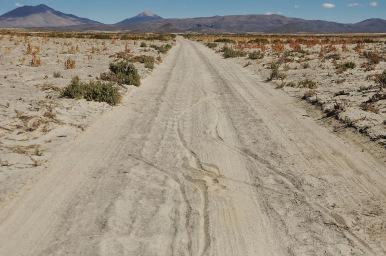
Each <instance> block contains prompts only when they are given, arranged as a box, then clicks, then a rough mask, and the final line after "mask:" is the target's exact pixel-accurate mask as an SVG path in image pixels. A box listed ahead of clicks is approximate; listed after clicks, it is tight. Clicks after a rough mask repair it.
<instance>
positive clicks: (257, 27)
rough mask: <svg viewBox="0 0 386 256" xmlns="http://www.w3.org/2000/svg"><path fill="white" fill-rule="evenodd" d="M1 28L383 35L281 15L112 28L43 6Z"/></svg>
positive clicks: (380, 24)
mask: <svg viewBox="0 0 386 256" xmlns="http://www.w3.org/2000/svg"><path fill="white" fill-rule="evenodd" d="M0 27H2V28H52V29H61V30H127V31H132V32H206V33H386V20H384V19H368V20H364V21H361V22H358V23H352V24H344V23H338V22H330V21H324V20H305V19H299V18H290V17H285V16H282V15H275V14H273V15H229V16H213V17H199V18H184V19H164V18H162V17H161V16H158V15H156V14H154V13H152V12H149V11H145V12H143V13H140V14H138V15H137V16H135V17H132V18H128V19H125V20H123V21H121V22H118V23H116V24H102V23H100V22H97V21H93V20H90V19H87V18H81V17H78V16H75V15H72V14H65V13H62V12H59V11H57V10H54V9H52V8H50V7H48V6H46V5H43V4H41V5H37V6H22V7H18V8H16V9H14V10H13V11H10V12H8V13H5V14H3V15H1V16H0Z"/></svg>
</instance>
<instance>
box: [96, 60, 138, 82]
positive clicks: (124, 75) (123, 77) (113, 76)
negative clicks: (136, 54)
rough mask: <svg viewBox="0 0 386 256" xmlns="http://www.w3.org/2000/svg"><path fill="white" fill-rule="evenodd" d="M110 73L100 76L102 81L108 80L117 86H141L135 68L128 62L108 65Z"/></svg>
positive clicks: (122, 61)
mask: <svg viewBox="0 0 386 256" xmlns="http://www.w3.org/2000/svg"><path fill="white" fill-rule="evenodd" d="M109 69H110V71H111V72H110V73H107V74H106V73H105V74H101V79H102V80H109V81H112V82H116V83H118V84H128V85H135V86H140V85H141V78H140V76H139V74H138V71H137V69H136V68H135V66H134V65H133V64H132V63H131V62H129V61H128V60H120V61H118V62H113V63H110V68H109Z"/></svg>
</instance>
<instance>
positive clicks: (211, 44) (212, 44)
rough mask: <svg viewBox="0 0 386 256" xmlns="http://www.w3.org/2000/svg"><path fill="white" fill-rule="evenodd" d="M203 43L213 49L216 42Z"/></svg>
mask: <svg viewBox="0 0 386 256" xmlns="http://www.w3.org/2000/svg"><path fill="white" fill-rule="evenodd" d="M205 45H206V46H207V47H208V48H210V49H214V48H216V47H217V44H216V43H206V44H205Z"/></svg>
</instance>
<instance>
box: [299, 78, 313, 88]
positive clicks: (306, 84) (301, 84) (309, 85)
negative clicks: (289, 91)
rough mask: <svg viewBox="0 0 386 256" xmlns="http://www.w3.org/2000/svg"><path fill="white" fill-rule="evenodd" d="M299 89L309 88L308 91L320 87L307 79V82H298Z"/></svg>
mask: <svg viewBox="0 0 386 256" xmlns="http://www.w3.org/2000/svg"><path fill="white" fill-rule="evenodd" d="M298 87H300V88H308V89H315V88H316V87H318V85H317V84H316V82H314V81H312V80H309V79H306V80H303V81H299V82H298Z"/></svg>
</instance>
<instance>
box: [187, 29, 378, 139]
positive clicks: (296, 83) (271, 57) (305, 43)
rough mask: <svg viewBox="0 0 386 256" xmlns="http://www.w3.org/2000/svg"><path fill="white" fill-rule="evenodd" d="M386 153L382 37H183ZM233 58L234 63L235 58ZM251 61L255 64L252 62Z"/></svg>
mask: <svg viewBox="0 0 386 256" xmlns="http://www.w3.org/2000/svg"><path fill="white" fill-rule="evenodd" d="M187 37H188V38H191V39H193V40H197V41H199V42H202V43H204V44H205V45H206V46H207V47H209V48H211V49H213V50H215V51H217V52H221V54H222V55H223V57H224V58H234V60H235V61H237V62H239V63H240V64H241V65H242V66H243V67H245V68H250V69H251V70H253V71H255V72H258V73H259V74H260V75H261V76H262V77H263V78H265V79H266V81H270V82H272V83H274V84H275V87H276V88H280V89H283V90H285V91H287V92H288V93H290V94H291V95H294V96H296V97H299V98H300V99H303V100H306V101H308V102H310V103H312V104H315V105H318V106H320V107H321V109H322V110H323V111H324V112H325V113H326V115H328V116H333V117H335V118H337V119H338V120H340V121H342V123H343V124H344V125H345V126H350V127H354V128H355V129H357V130H358V131H360V132H362V133H365V134H367V135H368V136H369V137H370V138H371V139H373V140H374V141H377V142H379V143H380V144H382V145H384V146H385V147H386V126H385V124H386V99H385V96H384V95H385V94H384V89H385V86H386V62H385V60H386V37H385V36H383V35H341V36H339V35H327V36H323V35H321V36H316V35H288V36H287V35H187ZM236 57H237V58H236ZM251 60H253V61H251Z"/></svg>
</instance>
